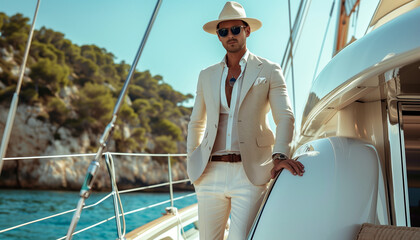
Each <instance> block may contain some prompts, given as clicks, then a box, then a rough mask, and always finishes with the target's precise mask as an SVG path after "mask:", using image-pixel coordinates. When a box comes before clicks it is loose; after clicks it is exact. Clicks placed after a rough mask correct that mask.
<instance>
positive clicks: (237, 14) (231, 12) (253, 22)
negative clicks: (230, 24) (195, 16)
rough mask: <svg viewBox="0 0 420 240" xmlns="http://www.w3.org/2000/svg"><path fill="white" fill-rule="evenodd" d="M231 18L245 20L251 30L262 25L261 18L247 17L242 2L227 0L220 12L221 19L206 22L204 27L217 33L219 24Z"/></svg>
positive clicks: (210, 31)
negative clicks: (228, 0)
mask: <svg viewBox="0 0 420 240" xmlns="http://www.w3.org/2000/svg"><path fill="white" fill-rule="evenodd" d="M229 20H242V21H245V22H246V23H248V25H249V26H250V27H251V32H253V31H256V30H258V29H259V28H260V27H261V26H262V23H261V21H260V20H258V19H255V18H247V17H246V13H245V9H244V8H243V7H242V6H241V4H239V3H237V2H227V3H226V4H225V6H224V7H223V9H222V12H220V15H219V19H217V20H214V21H211V22H208V23H206V24H204V26H203V29H204V31H206V32H208V33H211V34H216V30H217V25H218V24H219V23H220V22H224V21H229Z"/></svg>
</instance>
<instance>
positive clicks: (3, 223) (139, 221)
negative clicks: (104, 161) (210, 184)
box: [0, 189, 197, 240]
mask: <svg viewBox="0 0 420 240" xmlns="http://www.w3.org/2000/svg"><path fill="white" fill-rule="evenodd" d="M189 193H191V192H175V193H174V197H179V196H184V195H186V194H189ZM107 194H108V193H95V192H93V193H92V194H91V196H90V197H89V198H88V199H87V200H86V205H90V204H93V203H95V202H97V201H98V200H100V199H102V198H103V197H104V196H106V195H107ZM79 198H80V197H79V193H78V192H64V191H39V190H4V189H1V190H0V231H2V230H3V229H7V228H10V227H13V226H16V225H19V224H22V223H26V222H29V221H32V220H36V219H39V218H43V217H47V216H50V215H53V214H56V213H60V212H63V211H67V210H71V209H75V208H76V205H77V202H78V200H79ZM169 198H170V196H169V193H143V192H141V193H126V194H121V201H122V204H123V208H124V212H129V211H132V210H135V209H139V208H143V207H147V206H150V205H152V204H156V203H159V202H162V201H166V200H169ZM196 202H197V199H196V197H195V196H192V197H187V198H183V199H181V200H178V201H175V202H174V206H175V207H177V208H178V209H181V208H184V207H187V206H189V205H191V204H194V203H196ZM169 206H170V203H167V204H164V205H160V206H157V207H153V208H151V209H147V210H144V211H140V212H136V213H133V214H130V215H127V216H126V217H125V221H126V226H127V233H128V232H129V231H132V230H134V229H136V228H138V227H140V226H142V225H144V224H146V223H148V222H150V221H152V220H154V219H156V218H159V217H160V216H162V214H163V213H165V208H166V207H169ZM114 215H115V214H114V205H113V200H112V197H110V198H108V199H106V200H105V201H104V202H102V203H101V204H99V205H97V206H95V207H91V208H88V209H84V210H83V211H82V214H81V217H80V221H79V223H78V225H77V228H76V231H78V230H80V229H82V228H85V227H88V226H90V225H93V224H96V223H98V222H100V221H103V220H105V219H108V218H110V217H112V216H114ZM72 217H73V212H71V213H68V214H65V215H62V216H58V217H55V218H52V219H48V220H45V221H42V222H38V223H33V224H30V225H27V226H23V227H21V228H18V229H14V230H11V231H8V232H4V233H0V239H8V240H15V239H58V238H60V237H64V236H65V235H66V233H67V230H68V227H69V225H70V222H71V219H72ZM73 239H75V240H78V239H117V227H116V223H115V219H112V220H109V221H107V222H105V223H103V224H101V225H99V226H96V227H94V228H91V229H89V230H87V231H84V232H82V233H79V234H77V235H75V236H74V237H73Z"/></svg>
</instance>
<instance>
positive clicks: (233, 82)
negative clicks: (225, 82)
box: [229, 77, 236, 87]
mask: <svg viewBox="0 0 420 240" xmlns="http://www.w3.org/2000/svg"><path fill="white" fill-rule="evenodd" d="M235 82H236V78H234V77H232V78H231V79H230V80H229V85H230V86H231V87H233V84H235Z"/></svg>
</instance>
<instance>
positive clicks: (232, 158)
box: [211, 154, 242, 162]
mask: <svg viewBox="0 0 420 240" xmlns="http://www.w3.org/2000/svg"><path fill="white" fill-rule="evenodd" d="M211 161H213V162H241V161H242V160H241V155H238V154H228V155H222V156H211Z"/></svg>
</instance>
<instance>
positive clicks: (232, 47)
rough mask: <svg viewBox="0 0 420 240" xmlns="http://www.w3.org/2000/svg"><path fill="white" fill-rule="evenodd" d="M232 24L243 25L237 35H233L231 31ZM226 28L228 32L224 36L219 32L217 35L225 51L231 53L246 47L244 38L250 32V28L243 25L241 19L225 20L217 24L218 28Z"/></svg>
mask: <svg viewBox="0 0 420 240" xmlns="http://www.w3.org/2000/svg"><path fill="white" fill-rule="evenodd" d="M233 26H244V27H243V28H241V31H240V33H239V34H238V35H233V34H232V31H231V27H233ZM222 28H226V29H228V34H227V36H225V37H221V36H220V35H219V34H217V36H218V37H219V40H220V42H222V44H223V47H224V48H225V49H226V51H228V52H231V53H236V52H239V51H241V50H242V49H243V48H245V47H246V38H247V37H248V36H249V34H250V33H251V28H250V27H249V26H248V27H245V24H244V23H243V22H242V21H241V20H235V21H225V22H221V23H220V24H219V29H222Z"/></svg>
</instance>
